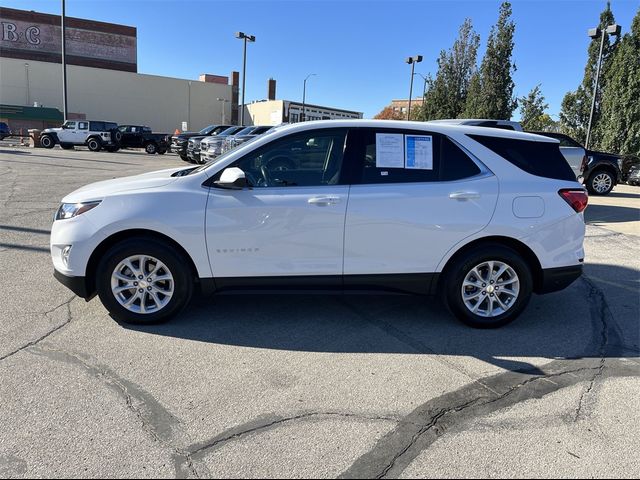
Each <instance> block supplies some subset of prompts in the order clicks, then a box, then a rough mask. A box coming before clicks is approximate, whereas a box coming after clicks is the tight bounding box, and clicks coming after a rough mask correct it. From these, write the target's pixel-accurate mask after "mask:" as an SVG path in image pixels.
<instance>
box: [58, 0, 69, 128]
mask: <svg viewBox="0 0 640 480" xmlns="http://www.w3.org/2000/svg"><path fill="white" fill-rule="evenodd" d="M64 17H65V5H64V0H62V16H61V17H60V29H61V30H62V52H61V53H62V115H63V117H64V121H65V122H66V121H67V118H68V116H69V111H68V104H67V48H66V47H67V40H66V35H65V28H64Z"/></svg>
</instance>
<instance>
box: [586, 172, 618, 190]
mask: <svg viewBox="0 0 640 480" xmlns="http://www.w3.org/2000/svg"><path fill="white" fill-rule="evenodd" d="M614 182H615V180H614V178H613V175H612V174H611V173H609V172H607V171H606V170H598V171H595V172H593V173H592V174H591V175H590V176H589V178H588V179H587V190H588V191H589V193H590V194H591V195H607V194H608V193H609V192H611V190H613V184H614Z"/></svg>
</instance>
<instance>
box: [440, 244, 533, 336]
mask: <svg viewBox="0 0 640 480" xmlns="http://www.w3.org/2000/svg"><path fill="white" fill-rule="evenodd" d="M443 287H444V292H443V293H444V298H445V301H446V304H447V306H448V307H449V309H450V310H451V312H452V313H453V314H454V315H455V316H456V317H457V318H458V319H459V320H461V321H462V322H464V323H466V324H467V325H470V326H472V327H475V328H497V327H501V326H503V325H506V324H507V323H509V322H512V321H513V320H515V319H516V318H517V317H518V315H520V313H521V312H522V310H523V309H524V308H525V307H526V306H527V303H529V299H530V298H531V292H532V289H533V280H532V274H531V269H530V267H529V265H528V264H527V263H526V262H525V261H524V260H523V259H522V256H521V255H519V254H518V253H517V252H515V251H514V250H512V249H510V248H508V247H505V246H502V245H485V246H482V247H479V248H476V249H473V250H471V251H469V252H467V253H466V254H463V255H462V256H461V257H460V258H458V259H456V260H455V261H454V263H453V264H451V265H449V266H447V269H446V273H445V278H444V283H443Z"/></svg>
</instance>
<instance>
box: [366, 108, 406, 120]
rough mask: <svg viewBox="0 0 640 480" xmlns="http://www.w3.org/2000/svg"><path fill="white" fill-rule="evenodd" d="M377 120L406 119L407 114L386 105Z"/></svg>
mask: <svg viewBox="0 0 640 480" xmlns="http://www.w3.org/2000/svg"><path fill="white" fill-rule="evenodd" d="M373 118H375V119H377V120H405V116H404V115H402V113H400V112H396V111H395V110H394V109H393V107H384V108H383V109H382V111H381V112H380V113H378V114H377V115H376V116H375V117H373Z"/></svg>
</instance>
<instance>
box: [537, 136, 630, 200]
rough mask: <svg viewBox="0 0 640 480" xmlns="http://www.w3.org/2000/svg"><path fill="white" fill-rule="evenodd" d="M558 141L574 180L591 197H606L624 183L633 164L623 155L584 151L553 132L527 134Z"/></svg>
mask: <svg viewBox="0 0 640 480" xmlns="http://www.w3.org/2000/svg"><path fill="white" fill-rule="evenodd" d="M529 133H535V134H537V135H544V136H546V137H551V138H555V139H557V140H560V151H561V152H562V154H563V155H564V157H565V158H566V159H567V162H568V163H569V166H570V167H571V169H572V170H573V171H574V173H575V174H576V178H578V179H579V180H581V181H582V183H584V185H585V187H587V190H588V191H589V193H590V194H591V195H607V194H608V193H609V192H611V190H613V187H615V186H616V185H617V184H618V183H620V182H624V181H626V179H627V177H628V175H629V170H630V169H631V166H632V165H633V162H629V161H627V160H626V159H625V157H624V156H623V155H615V154H613V153H604V152H598V151H595V150H587V149H585V148H584V147H583V146H582V145H581V144H580V143H579V142H577V141H575V140H574V139H573V138H571V137H570V136H568V135H565V134H563V133H555V132H529Z"/></svg>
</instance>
